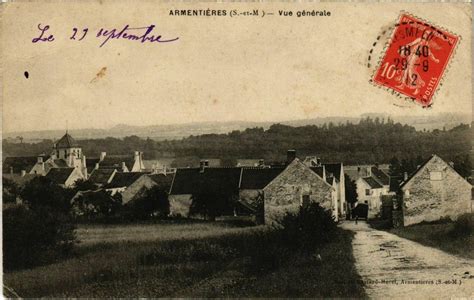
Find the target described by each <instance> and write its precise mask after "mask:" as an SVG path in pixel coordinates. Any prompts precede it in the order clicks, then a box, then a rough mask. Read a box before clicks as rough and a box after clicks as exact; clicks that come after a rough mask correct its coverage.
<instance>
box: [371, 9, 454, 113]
mask: <svg viewBox="0 0 474 300" xmlns="http://www.w3.org/2000/svg"><path fill="white" fill-rule="evenodd" d="M459 40H460V37H459V36H457V35H455V34H453V33H450V32H448V31H447V30H445V29H442V28H439V27H435V26H433V25H431V24H429V23H427V22H425V21H424V20H421V19H418V18H416V17H414V16H412V15H410V14H407V13H402V14H401V15H400V18H399V20H398V22H397V24H396V25H395V28H394V30H393V33H392V36H391V39H390V40H389V42H388V45H387V46H386V50H385V53H384V54H383V58H382V60H381V61H380V63H379V65H378V68H377V69H376V71H375V73H374V76H373V83H374V84H376V85H379V86H383V87H386V88H388V89H391V90H393V91H395V92H397V93H400V94H402V95H405V96H406V97H408V98H410V99H412V100H414V101H416V102H418V103H419V104H421V105H422V106H429V105H431V103H432V99H433V96H434V94H435V93H436V90H437V88H438V87H439V85H440V82H441V80H442V78H443V74H444V73H445V70H446V68H447V66H448V64H449V61H450V59H451V57H452V55H453V53H454V50H455V49H456V46H457V44H458V43H459Z"/></svg>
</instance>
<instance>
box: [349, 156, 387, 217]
mask: <svg viewBox="0 0 474 300" xmlns="http://www.w3.org/2000/svg"><path fill="white" fill-rule="evenodd" d="M353 171H354V169H353V168H352V167H349V168H346V172H347V174H351V175H348V176H349V178H351V180H354V178H356V179H355V183H356V192H357V201H358V203H363V204H367V206H368V218H369V219H370V218H374V217H376V216H377V215H379V213H380V209H381V207H382V196H384V195H388V194H389V193H390V176H388V174H387V173H386V172H385V171H383V170H382V169H381V168H380V166H379V165H377V164H376V165H373V166H370V165H369V166H365V167H364V168H361V167H357V172H356V173H354V172H353Z"/></svg>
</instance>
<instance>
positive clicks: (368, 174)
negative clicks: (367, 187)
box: [367, 166, 372, 177]
mask: <svg viewBox="0 0 474 300" xmlns="http://www.w3.org/2000/svg"><path fill="white" fill-rule="evenodd" d="M367 176H368V177H370V176H372V167H371V166H368V167H367Z"/></svg>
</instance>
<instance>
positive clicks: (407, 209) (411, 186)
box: [402, 156, 472, 226]
mask: <svg viewBox="0 0 474 300" xmlns="http://www.w3.org/2000/svg"><path fill="white" fill-rule="evenodd" d="M430 172H440V173H441V175H442V176H441V180H433V178H430ZM471 188H472V187H471V185H470V184H469V183H468V182H467V181H466V180H464V179H463V178H462V177H461V176H460V175H459V174H458V173H457V172H456V171H454V170H453V169H452V168H451V167H450V166H449V165H448V164H447V163H446V162H444V161H443V160H442V159H441V158H439V157H437V156H434V157H433V158H432V159H431V160H430V161H429V162H428V163H427V164H425V165H424V166H423V167H422V168H421V169H420V170H419V171H418V172H417V173H416V174H415V176H413V177H412V178H411V179H410V180H409V181H408V182H407V183H406V184H405V185H404V186H403V188H402V193H403V205H402V207H403V220H404V225H405V226H407V225H412V224H417V223H420V222H423V221H427V222H430V221H436V220H439V219H441V218H443V217H449V218H451V219H452V220H455V219H456V218H457V217H458V216H459V215H461V214H463V213H468V212H470V211H471V207H470V204H471Z"/></svg>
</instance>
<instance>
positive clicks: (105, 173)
mask: <svg viewBox="0 0 474 300" xmlns="http://www.w3.org/2000/svg"><path fill="white" fill-rule="evenodd" d="M114 172H115V169H97V170H94V171H92V174H91V176H90V177H89V181H90V182H92V183H96V184H107V182H108V181H109V180H110V177H111V176H112V174H113V173H114Z"/></svg>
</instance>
